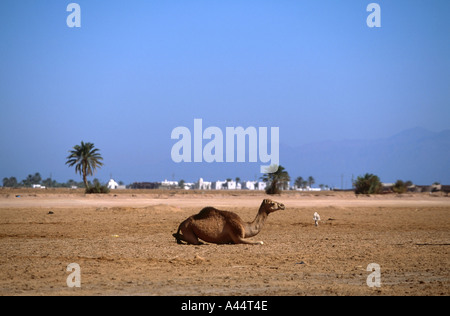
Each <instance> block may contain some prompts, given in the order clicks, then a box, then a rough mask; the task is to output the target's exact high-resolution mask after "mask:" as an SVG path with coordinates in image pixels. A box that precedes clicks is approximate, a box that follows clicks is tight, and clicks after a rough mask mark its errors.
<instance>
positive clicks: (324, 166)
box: [155, 127, 450, 188]
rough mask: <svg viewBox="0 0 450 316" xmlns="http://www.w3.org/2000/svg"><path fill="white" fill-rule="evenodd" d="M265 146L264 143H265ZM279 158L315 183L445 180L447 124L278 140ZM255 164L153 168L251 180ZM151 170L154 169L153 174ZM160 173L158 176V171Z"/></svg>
mask: <svg viewBox="0 0 450 316" xmlns="http://www.w3.org/2000/svg"><path fill="white" fill-rule="evenodd" d="M269 148H270V147H269ZM280 164H281V165H283V166H284V167H285V168H286V170H287V171H288V172H289V174H290V176H291V179H292V182H293V181H294V180H295V178H296V177H298V176H302V177H303V178H307V177H309V176H312V177H314V179H315V180H316V184H315V186H317V185H319V184H324V185H328V186H330V187H335V188H350V187H351V182H352V178H354V179H356V177H357V176H360V175H363V174H365V173H373V174H376V175H378V176H379V177H380V179H381V181H383V182H395V181H396V180H398V179H401V180H405V181H406V180H411V181H412V182H413V183H415V184H420V185H426V184H432V183H433V182H440V183H442V184H450V129H448V130H444V131H442V132H438V133H435V132H431V131H429V130H426V129H423V128H419V127H417V128H413V129H409V130H405V131H403V132H401V133H399V134H396V135H394V136H392V137H389V138H380V139H376V140H358V139H353V140H341V141H322V142H313V143H310V144H306V145H302V146H298V147H290V146H287V145H285V144H281V145H280ZM259 166H260V163H258V164H255V163H253V164H250V163H232V164H230V163H212V164H208V163H200V164H195V163H181V164H175V163H173V162H172V161H170V162H167V161H165V162H162V163H161V164H160V165H159V167H158V169H159V170H161V171H164V172H166V173H165V174H166V175H167V172H168V171H169V170H171V174H172V175H173V177H174V178H175V179H176V180H180V179H182V178H183V179H186V180H190V181H193V179H198V178H199V177H203V178H205V180H207V181H215V180H218V179H227V178H232V179H235V178H236V177H239V178H240V179H241V180H255V179H257V178H259V177H260V176H261V174H259V173H258V172H259ZM155 175H156V174H155ZM161 176H163V175H162V174H161Z"/></svg>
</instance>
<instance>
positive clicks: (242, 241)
mask: <svg viewBox="0 0 450 316" xmlns="http://www.w3.org/2000/svg"><path fill="white" fill-rule="evenodd" d="M231 239H232V240H233V242H234V243H235V244H246V245H263V244H264V243H263V242H262V241H250V240H246V239H244V238H242V237H239V236H231Z"/></svg>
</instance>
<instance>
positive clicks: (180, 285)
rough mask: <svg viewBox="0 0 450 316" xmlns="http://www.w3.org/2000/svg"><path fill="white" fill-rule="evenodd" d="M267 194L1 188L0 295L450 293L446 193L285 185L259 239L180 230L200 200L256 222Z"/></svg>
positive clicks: (449, 228)
mask: <svg viewBox="0 0 450 316" xmlns="http://www.w3.org/2000/svg"><path fill="white" fill-rule="evenodd" d="M16 195H20V197H16ZM264 198H267V196H266V195H264V194H262V193H248V192H242V193H240V192H231V193H226V194H217V193H212V192H197V193H194V194H185V193H182V192H169V191H167V192H164V191H161V192H159V191H158V192H155V193H151V194H148V193H142V192H138V193H133V191H124V192H121V193H117V194H114V193H111V194H108V195H102V196H100V195H91V196H85V195H84V194H82V193H79V192H75V193H67V192H65V191H55V192H49V191H47V190H45V191H39V190H36V191H31V190H28V191H20V190H19V191H18V190H15V191H14V190H12V191H8V190H0V295H449V294H450V269H449V268H450V256H449V246H450V198H449V197H446V196H441V195H432V196H430V195H426V194H419V195H408V194H407V195H383V196H363V197H358V198H357V197H355V195H354V194H352V193H337V192H329V193H321V194H301V193H291V194H283V195H281V196H276V197H273V199H274V200H276V201H279V202H282V203H284V204H285V205H286V207H287V208H286V210H284V211H279V212H276V213H273V214H271V215H270V216H269V218H268V220H267V222H266V225H265V226H264V228H263V230H262V232H261V233H260V234H259V235H258V236H256V237H253V238H252V239H255V240H262V241H264V245H262V246H261V245H260V246H250V245H214V244H205V245H202V246H192V245H178V244H177V243H176V242H175V239H174V238H173V237H172V233H174V232H175V231H176V229H177V227H178V225H179V223H180V222H181V221H183V220H184V219H185V218H187V217H188V216H190V215H192V214H195V213H197V212H198V211H200V209H201V208H203V207H204V206H215V207H217V208H221V209H226V210H230V211H234V212H236V213H238V214H239V215H240V216H241V217H242V218H243V219H244V220H246V221H251V220H253V218H254V217H255V215H256V212H257V210H258V208H259V205H260V203H261V201H262V200H263V199H264ZM49 212H52V213H53V214H49ZM314 212H318V213H319V214H320V216H321V218H322V221H321V222H320V224H319V226H318V227H315V226H314V222H313V220H312V216H313V214H314ZM70 263H77V264H79V266H80V267H81V287H80V288H69V287H68V286H67V283H66V280H67V278H68V276H69V274H70V272H68V271H66V267H67V266H68V265H69V264H70ZM370 263H377V264H378V265H379V266H380V268H381V271H380V276H381V286H380V287H372V288H371V287H368V286H367V283H366V280H367V278H368V276H369V274H370V273H371V272H369V271H367V270H366V268H367V266H368V265H369V264H370Z"/></svg>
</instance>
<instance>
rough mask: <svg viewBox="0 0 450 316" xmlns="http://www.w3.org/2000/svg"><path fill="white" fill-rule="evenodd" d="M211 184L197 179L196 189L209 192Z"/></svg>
mask: <svg viewBox="0 0 450 316" xmlns="http://www.w3.org/2000/svg"><path fill="white" fill-rule="evenodd" d="M211 188H212V182H207V181H203V178H200V179H198V182H197V189H199V190H211Z"/></svg>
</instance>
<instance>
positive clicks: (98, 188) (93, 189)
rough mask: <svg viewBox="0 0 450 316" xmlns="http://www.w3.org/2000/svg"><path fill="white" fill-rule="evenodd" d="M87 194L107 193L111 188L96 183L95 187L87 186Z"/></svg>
mask: <svg viewBox="0 0 450 316" xmlns="http://www.w3.org/2000/svg"><path fill="white" fill-rule="evenodd" d="M85 193H86V194H106V193H109V188H108V187H107V186H106V185H101V184H100V183H98V182H97V183H95V185H94V186H93V187H90V188H86V191H85Z"/></svg>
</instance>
